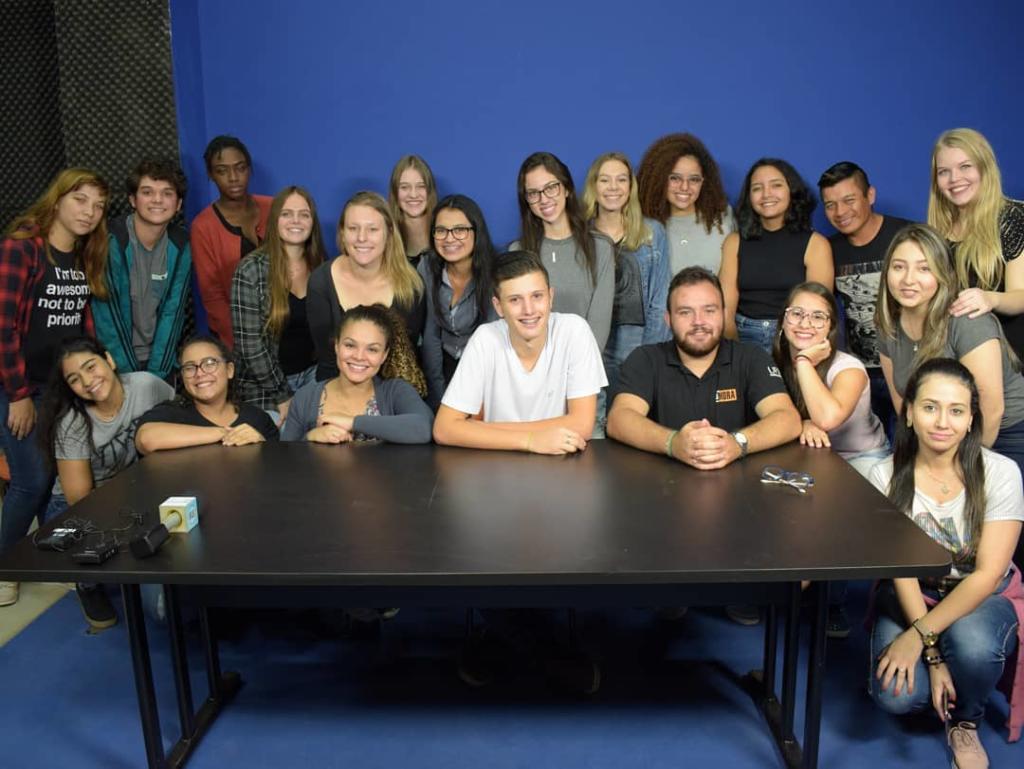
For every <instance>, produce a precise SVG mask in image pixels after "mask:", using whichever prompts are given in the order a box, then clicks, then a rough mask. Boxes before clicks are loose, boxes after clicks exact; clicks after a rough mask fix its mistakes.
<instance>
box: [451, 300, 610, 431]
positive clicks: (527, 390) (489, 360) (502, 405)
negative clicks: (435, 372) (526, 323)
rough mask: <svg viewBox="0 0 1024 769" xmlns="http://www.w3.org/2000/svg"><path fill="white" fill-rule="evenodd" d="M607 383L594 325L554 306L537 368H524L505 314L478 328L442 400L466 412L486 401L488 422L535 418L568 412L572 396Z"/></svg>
mask: <svg viewBox="0 0 1024 769" xmlns="http://www.w3.org/2000/svg"><path fill="white" fill-rule="evenodd" d="M607 384H608V378H607V377H606V376H605V374H604V364H603V363H602V361H601V351H600V350H599V349H598V347H597V341H596V340H595V339H594V334H593V332H592V331H591V330H590V326H589V325H587V322H586V321H585V320H583V318H581V317H580V316H578V315H572V314H563V313H558V312H553V313H551V315H550V317H549V318H548V338H547V341H546V342H545V344H544V349H543V350H542V351H541V353H540V357H539V358H538V359H537V363H536V365H535V366H534V367H533V371H527V370H526V369H525V368H523V364H522V362H521V361H520V360H519V356H518V355H517V354H516V351H515V350H514V349H513V348H512V341H511V339H510V338H509V333H508V324H507V323H506V322H505V321H504V320H496V321H493V322H491V323H484V324H483V325H481V326H480V327H479V328H477V330H476V331H474V332H473V336H472V337H470V339H469V343H468V344H467V345H466V350H465V352H463V353H462V357H461V358H460V359H459V367H458V368H457V369H455V375H454V376H453V377H452V381H451V383H450V384H449V385H448V389H447V390H445V393H444V397H443V398H442V399H441V402H442V403H443V404H444V405H445V406H448V408H451V409H455V410H456V411H461V412H462V413H463V414H477V413H479V412H480V409H481V407H482V408H483V415H484V421H485V422H536V421H538V420H541V419H553V418H555V417H561V416H565V414H566V413H567V404H566V401H567V400H568V399H569V398H583V397H585V396H587V395H596V394H597V393H598V392H599V391H600V389H601V388H602V387H605V386H606V385H607Z"/></svg>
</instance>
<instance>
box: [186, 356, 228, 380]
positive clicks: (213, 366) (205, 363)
mask: <svg viewBox="0 0 1024 769" xmlns="http://www.w3.org/2000/svg"><path fill="white" fill-rule="evenodd" d="M221 363H224V359H223V358H203V359H202V360H201V361H199V362H198V363H185V364H183V365H182V367H181V375H182V376H184V377H188V378H189V379H191V378H192V377H194V376H195V375H196V374H197V373H198V372H199V371H200V370H202V372H203V373H204V374H212V373H213V372H214V371H216V370H217V369H218V368H220V364H221Z"/></svg>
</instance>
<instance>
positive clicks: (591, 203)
mask: <svg viewBox="0 0 1024 769" xmlns="http://www.w3.org/2000/svg"><path fill="white" fill-rule="evenodd" d="M609 160H617V161H619V162H620V163H622V165H624V166H625V167H626V171H627V172H628V173H629V196H628V198H627V199H626V205H624V206H623V207H622V211H621V212H620V213H621V214H622V242H621V243H620V244H619V245H620V247H621V248H623V249H625V250H626V251H636V250H637V249H638V248H640V246H642V245H643V244H644V243H649V242H650V240H651V228H650V227H648V226H647V223H646V222H644V214H643V211H641V210H640V195H639V192H638V191H637V183H636V174H635V173H633V166H632V165H630V162H629V158H627V157H626V156H625V155H623V154H622V153H621V152H606V153H604V154H603V155H598V157H597V159H596V160H594V162H593V163H591V164H590V170H589V171H587V179H586V181H585V182H584V183H583V218H584V219H586V220H587V221H590V220H591V219H594V218H595V217H597V175H598V174H599V173H600V171H601V166H603V165H604V164H605V163H607V162H608V161H609Z"/></svg>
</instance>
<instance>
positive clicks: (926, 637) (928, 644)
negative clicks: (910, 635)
mask: <svg viewBox="0 0 1024 769" xmlns="http://www.w3.org/2000/svg"><path fill="white" fill-rule="evenodd" d="M921 619H922V618H921V617H918V618H917V619H915V620H914V621H913V622H911V623H910V624H911V626H912V627H913V628H914V630H916V631H917V634H918V635H919V636H921V643H922V644H924V648H925V649H930V648H932V647H933V646H936V645H937V644H938V643H939V634H938V633H936V632H935V631H933V630H926V629H923V628H922V627H921V626H920V625H919V624H918V623H919V622H920V621H921Z"/></svg>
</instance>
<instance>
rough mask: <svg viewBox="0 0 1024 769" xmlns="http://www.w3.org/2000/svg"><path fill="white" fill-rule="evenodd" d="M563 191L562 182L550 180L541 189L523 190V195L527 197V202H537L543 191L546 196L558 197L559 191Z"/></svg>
mask: <svg viewBox="0 0 1024 769" xmlns="http://www.w3.org/2000/svg"><path fill="white" fill-rule="evenodd" d="M561 191H562V183H561V182H548V183H547V184H545V185H544V186H543V187H542V188H541V189H539V190H526V191H525V192H523V197H524V198H526V202H527V203H536V202H537V201H538V200H540V194H541V193H542V192H543V193H544V196H545V197H549V198H557V197H558V195H559V193H560V192H561Z"/></svg>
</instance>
